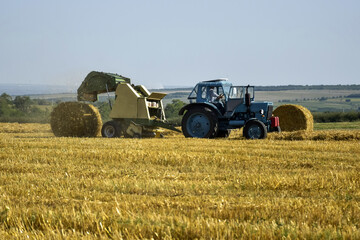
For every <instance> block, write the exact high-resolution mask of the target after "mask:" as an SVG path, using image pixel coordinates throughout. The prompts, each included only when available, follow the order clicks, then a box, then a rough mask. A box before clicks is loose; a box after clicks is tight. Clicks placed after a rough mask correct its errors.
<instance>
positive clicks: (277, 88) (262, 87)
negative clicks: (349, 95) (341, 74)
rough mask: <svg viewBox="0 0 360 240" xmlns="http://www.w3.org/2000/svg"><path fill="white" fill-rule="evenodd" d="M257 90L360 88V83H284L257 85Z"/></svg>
mask: <svg viewBox="0 0 360 240" xmlns="http://www.w3.org/2000/svg"><path fill="white" fill-rule="evenodd" d="M255 90H256V91H286V90H360V84H352V85H341V84H339V85H284V86H255Z"/></svg>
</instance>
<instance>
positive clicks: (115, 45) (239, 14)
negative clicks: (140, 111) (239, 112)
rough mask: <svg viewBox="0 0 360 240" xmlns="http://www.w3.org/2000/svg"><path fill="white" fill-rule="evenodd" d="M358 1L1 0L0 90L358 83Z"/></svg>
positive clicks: (359, 31)
mask: <svg viewBox="0 0 360 240" xmlns="http://www.w3.org/2000/svg"><path fill="white" fill-rule="evenodd" d="M359 13H360V1H355V0H354V1H351V0H343V1H334V0H327V1H325V0H312V1H307V0H305V1H290V0H283V1H277V0H275V1H270V0H267V1H265V0H262V1H260V0H259V1H256V0H255V1H241V0H222V1H220V0H219V1H217V0H207V1H201V0H191V1H190V0H181V1H175V0H173V1H172V0H151V1H150V0H147V1H146V0H131V1H130V0H129V1H121V0H104V1H91V0H88V1H82V0H78V1H68V0H63V1H53V0H47V1H45V0H32V1H29V0H13V1H10V0H8V1H5V0H0V83H22V84H24V83H26V84H57V85H69V86H74V88H77V87H78V86H79V85H80V83H81V81H82V80H83V79H84V77H85V76H86V75H87V73H89V72H90V71H92V70H97V71H104V72H115V73H119V74H122V75H124V76H127V77H130V78H132V80H133V82H134V83H135V84H144V85H145V86H147V87H149V88H159V87H162V86H192V85H194V84H195V83H197V82H198V81H201V80H209V79H214V78H220V77H226V78H229V80H230V81H232V82H233V83H235V84H240V85H247V84H252V85H287V84H304V85H305V84H308V85H311V84H360V44H359V43H360V14H359Z"/></svg>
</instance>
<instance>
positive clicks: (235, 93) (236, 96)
mask: <svg viewBox="0 0 360 240" xmlns="http://www.w3.org/2000/svg"><path fill="white" fill-rule="evenodd" d="M246 89H247V91H248V93H249V94H250V101H254V87H250V86H249V87H244V86H232V87H231V88H230V92H229V98H228V101H227V103H226V112H227V114H229V113H231V112H233V111H234V110H235V108H236V107H237V106H238V105H241V104H245V93H246Z"/></svg>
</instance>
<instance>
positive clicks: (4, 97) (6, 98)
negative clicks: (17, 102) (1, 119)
mask: <svg viewBox="0 0 360 240" xmlns="http://www.w3.org/2000/svg"><path fill="white" fill-rule="evenodd" d="M0 100H3V101H5V102H6V103H7V104H11V103H12V97H11V96H10V95H9V94H7V93H3V94H1V95H0Z"/></svg>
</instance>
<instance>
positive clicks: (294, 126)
mask: <svg viewBox="0 0 360 240" xmlns="http://www.w3.org/2000/svg"><path fill="white" fill-rule="evenodd" d="M273 114H274V116H278V117H279V120H280V127H281V131H285V132H292V131H299V130H305V131H312V130H313V129H314V119H313V116H312V114H311V112H310V111H309V110H308V109H307V108H305V107H303V106H300V105H294V104H285V105H281V106H279V107H277V108H276V109H275V110H274V112H273Z"/></svg>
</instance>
